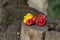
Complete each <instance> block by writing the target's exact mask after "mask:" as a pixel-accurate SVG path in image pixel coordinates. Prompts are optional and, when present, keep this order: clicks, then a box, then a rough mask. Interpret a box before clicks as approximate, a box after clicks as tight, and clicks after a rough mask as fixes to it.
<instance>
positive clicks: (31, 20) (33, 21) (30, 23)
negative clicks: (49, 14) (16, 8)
mask: <svg viewBox="0 0 60 40" xmlns="http://www.w3.org/2000/svg"><path fill="white" fill-rule="evenodd" d="M35 19H36V18H35V17H32V18H31V19H28V20H27V22H26V24H27V25H28V26H31V25H32V24H34V23H35Z"/></svg>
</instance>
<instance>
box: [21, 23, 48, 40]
mask: <svg viewBox="0 0 60 40" xmlns="http://www.w3.org/2000/svg"><path fill="white" fill-rule="evenodd" d="M46 30H47V27H39V26H36V25H33V26H27V25H25V24H23V23H22V28H21V40H44V38H45V31H46Z"/></svg>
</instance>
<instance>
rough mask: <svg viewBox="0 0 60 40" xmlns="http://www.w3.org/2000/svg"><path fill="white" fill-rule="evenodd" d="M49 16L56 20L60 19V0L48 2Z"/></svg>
mask: <svg viewBox="0 0 60 40" xmlns="http://www.w3.org/2000/svg"><path fill="white" fill-rule="evenodd" d="M48 16H49V17H51V18H54V19H60V0H49V1H48Z"/></svg>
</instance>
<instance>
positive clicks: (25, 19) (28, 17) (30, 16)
mask: <svg viewBox="0 0 60 40" xmlns="http://www.w3.org/2000/svg"><path fill="white" fill-rule="evenodd" d="M32 17H33V15H32V14H31V13H27V14H26V15H25V16H24V20H23V22H24V23H26V22H27V20H28V19H31V18H32Z"/></svg>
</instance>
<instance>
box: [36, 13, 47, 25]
mask: <svg viewBox="0 0 60 40" xmlns="http://www.w3.org/2000/svg"><path fill="white" fill-rule="evenodd" d="M45 23H46V17H45V16H44V15H42V14H38V17H37V19H36V25H38V26H44V25H45Z"/></svg>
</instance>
